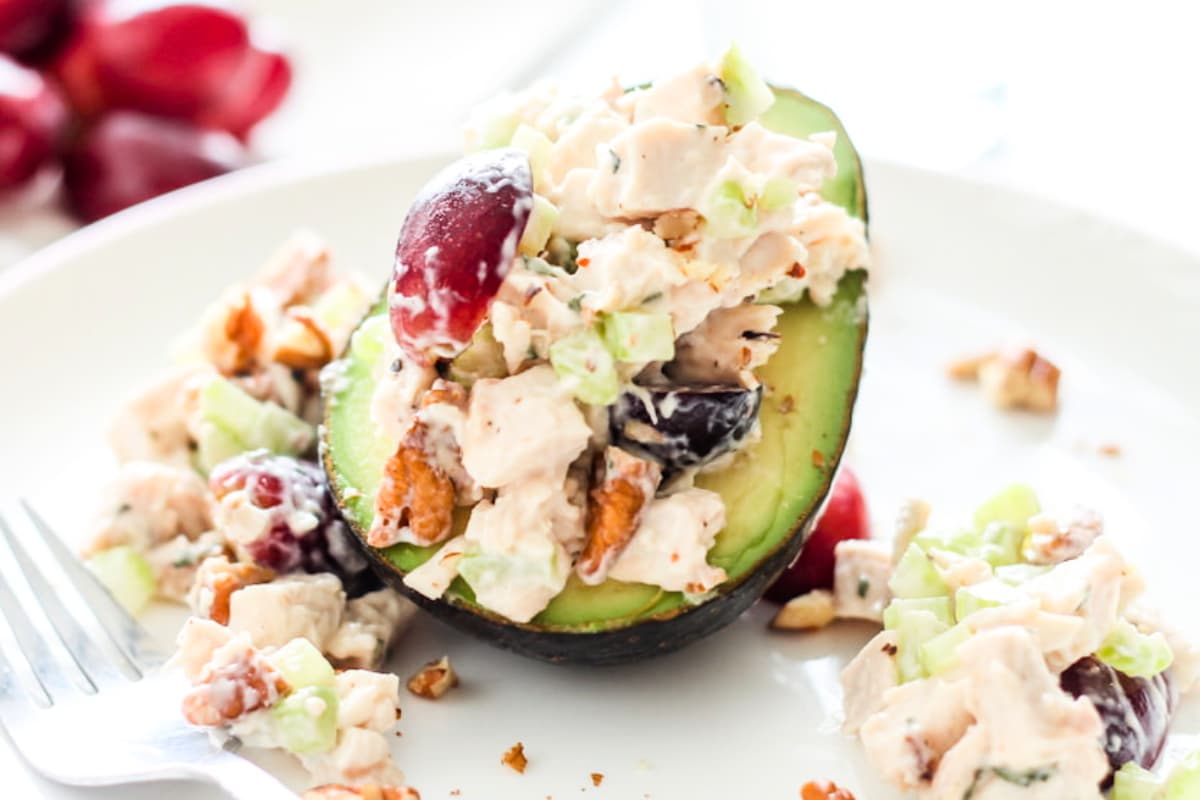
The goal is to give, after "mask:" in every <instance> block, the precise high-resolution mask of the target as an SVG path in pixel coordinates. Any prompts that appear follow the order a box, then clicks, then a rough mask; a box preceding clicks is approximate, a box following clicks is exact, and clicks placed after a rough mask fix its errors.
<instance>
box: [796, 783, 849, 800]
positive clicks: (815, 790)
mask: <svg viewBox="0 0 1200 800" xmlns="http://www.w3.org/2000/svg"><path fill="white" fill-rule="evenodd" d="M800 800H854V795H853V794H851V793H850V790H849V789H841V788H838V785H837V784H836V783H834V782H832V781H809V782H808V783H806V784H804V785H803V786H802V787H800Z"/></svg>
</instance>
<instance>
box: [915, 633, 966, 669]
mask: <svg viewBox="0 0 1200 800" xmlns="http://www.w3.org/2000/svg"><path fill="white" fill-rule="evenodd" d="M971 634H972V631H971V628H970V626H967V625H963V624H961V623H960V624H958V625H955V626H954V627H953V628H950V629H949V630H947V631H944V632H942V633H939V634H938V635H937V636H934V637H933V638H932V639H930V640H929V641H927V642H925V643H924V644H922V645H921V667H922V669H924V670H925V673H926V674H927V675H938V674H940V673H942V672H945V671H946V670H948V669H950V668H951V667H953V666H955V665H957V664H958V647H959V645H961V644H962V643H963V642H965V641H966V640H967V639H970V638H971Z"/></svg>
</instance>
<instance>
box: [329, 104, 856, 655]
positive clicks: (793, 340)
mask: <svg viewBox="0 0 1200 800" xmlns="http://www.w3.org/2000/svg"><path fill="white" fill-rule="evenodd" d="M761 122H762V124H763V125H765V126H766V127H768V128H771V129H773V130H775V131H778V132H780V133H786V134H789V135H792V136H796V137H799V138H804V137H807V136H808V135H809V134H811V133H816V132H820V131H829V130H834V131H836V132H837V134H838V140H837V145H836V148H835V150H834V154H835V157H836V159H837V163H838V174H837V176H836V177H835V178H834V179H832V180H831V181H830V182H829V183H828V184H827V185H826V186H825V187H824V189H823V194H824V196H825V197H826V198H827V199H828V200H830V201H831V202H834V203H837V204H838V205H841V206H842V207H844V208H845V209H847V211H849V212H850V213H851V214H853V215H855V216H857V217H859V218H861V219H863V220H864V221H866V218H867V198H866V190H865V187H864V185H863V170H862V164H861V162H860V160H859V157H858V153H857V152H856V151H855V149H854V146H853V145H852V144H851V142H850V139H849V138H848V137H847V135H846V132H845V130H844V129H843V127H842V124H841V122H840V121H839V120H838V118H837V116H836V115H835V114H834V113H833V112H832V111H831V110H830V109H829V108H827V107H826V106H824V105H822V104H820V103H818V102H816V101H814V100H812V99H811V98H809V97H807V96H805V95H803V94H801V93H800V92H797V91H794V90H791V89H776V101H775V103H774V105H772V106H771V108H770V109H769V110H768V111H767V112H766V113H765V114H764V115H763V116H762V118H761ZM864 282H865V276H864V275H863V274H862V273H861V272H852V273H849V274H847V275H846V276H845V277H844V278H843V280H842V282H841V285H840V286H839V289H838V293H837V296H836V298H835V299H834V301H833V303H832V304H830V305H829V306H828V307H826V308H819V307H817V306H816V305H814V304H813V303H812V302H810V301H809V300H808V299H807V298H806V299H804V300H801V301H799V302H797V303H793V304H790V305H788V306H785V308H784V312H783V314H782V315H780V317H779V321H778V325H777V327H776V330H777V331H778V332H779V333H780V334H781V337H782V338H781V341H780V347H779V350H778V351H777V352H776V353H775V355H774V356H773V357H772V358H771V360H770V361H769V362H768V363H767V364H766V365H765V366H764V367H762V368H760V369H759V371H758V375H759V378H760V380H761V381H762V383H763V384H764V387H765V390H766V391H765V394H764V398H763V402H762V408H761V411H760V424H761V426H762V436H761V437H760V438H759V439H758V440H757V441H755V442H753V443H751V444H749V445H748V446H746V447H745V448H744V449H743V450H742V451H740V452H739V454H738V456H737V457H736V458H735V459H734V461H733V462H732V463H731V464H730V465H729V466H728V467H725V468H724V469H721V470H719V471H715V472H711V473H708V474H704V475H701V476H699V477H698V479H697V481H696V484H697V486H699V487H701V488H704V489H709V490H712V491H714V492H717V493H719V494H720V495H721V497H722V499H723V500H724V501H725V507H726V525H725V528H724V529H723V530H722V531H721V532H720V533H719V534H718V535H717V538H716V543H715V544H714V546H713V548H712V549H711V550H710V551H709V553H708V561H709V563H711V564H713V565H715V566H719V567H722V568H723V569H724V570H725V571H726V573H727V574H728V575H729V578H728V580H726V582H725V583H723V584H721V585H720V586H719V587H717V589H716V590H714V591H713V592H712V593H710V594H709V595H707V596H706V597H705V598H703V599H702V600H701V601H699V602H695V601H694V599H693V600H689V599H687V598H685V597H684V595H683V594H682V593H680V592H670V591H666V590H664V589H661V588H659V587H657V586H649V585H645V584H635V583H624V582H620V581H614V580H611V579H610V580H608V581H606V582H605V583H603V584H600V585H599V586H588V585H586V584H584V583H582V582H581V581H579V580H578V578H577V577H576V576H575V575H574V574H572V575H571V578H570V579H569V580H568V582H567V585H566V588H565V589H564V590H563V591H562V593H561V594H559V595H558V596H557V597H555V598H554V599H553V600H552V601H551V602H550V605H549V606H548V607H547V608H546V609H545V610H544V611H542V613H541V614H539V615H538V616H537V617H535V618H534V619H533V620H532V621H530V622H528V623H516V622H512V621H511V620H508V619H506V618H504V617H502V616H500V615H498V614H496V613H494V612H492V611H489V610H487V609H485V608H482V607H481V606H479V605H477V604H476V603H475V602H474V599H475V598H474V595H473V593H472V591H471V587H470V586H469V585H467V583H466V582H465V581H464V580H463V579H462V578H461V577H460V578H458V579H456V580H455V582H454V583H453V584H452V585H451V587H450V589H449V591H447V592H446V594H445V596H444V597H443V598H442V599H441V600H429V599H428V598H426V597H424V596H423V595H421V594H419V593H417V592H414V591H412V590H411V589H409V588H408V587H407V586H405V585H404V581H403V578H404V576H405V574H406V573H407V572H408V571H409V570H412V569H414V568H416V567H417V566H419V565H420V564H422V563H424V562H425V560H427V559H428V558H430V557H431V556H432V555H433V553H434V552H436V550H437V549H438V547H439V546H438V545H434V546H430V547H417V546H415V545H409V544H398V545H394V546H392V547H388V548H384V549H376V548H372V547H369V546H368V545H367V544H366V532H367V531H368V530H369V529H370V527H371V521H372V518H373V516H374V497H375V493H376V490H377V488H378V486H379V482H380V478H381V476H382V475H383V471H384V465H385V463H386V461H387V459H388V458H389V457H390V456H391V455H392V451H393V449H394V444H393V443H390V442H387V441H383V440H382V439H381V437H379V436H378V435H377V432H376V430H375V425H374V423H373V422H372V421H371V417H370V405H371V397H372V395H373V393H374V391H375V386H376V377H375V374H374V369H373V364H371V363H369V360H367V359H364V358H355V356H354V354H353V352H352V351H347V354H346V355H345V356H344V357H343V359H342V363H341V364H340V367H339V371H338V373H337V374H338V379H337V380H335V381H332V382H330V385H329V386H328V387H327V389H326V393H325V397H324V401H325V424H324V430H323V440H322V445H323V447H322V460H323V462H324V466H325V471H326V474H327V475H328V478H329V484H330V487H331V489H332V491H333V495H334V498H335V499H336V501H337V503H338V505H339V507H340V508H341V510H342V513H343V515H344V516H345V518H346V521H347V523H348V524H349V525H350V527H351V528H352V529H353V530H354V532H355V534H356V535H357V536H358V538H359V540H360V541H361V543H362V546H363V548H364V549H365V551H366V552H367V554H368V555H369V557H370V558H371V560H372V562H373V563H374V565H375V567H376V571H377V572H378V573H379V575H380V576H381V577H382V578H383V580H384V581H386V582H387V583H388V584H389V585H391V586H393V587H395V588H396V589H397V590H399V591H401V592H403V593H404V594H406V595H407V596H408V597H410V598H411V599H412V600H413V601H414V602H416V603H417V604H418V605H420V606H422V607H424V608H425V609H426V610H427V611H429V612H430V613H431V614H432V615H433V616H435V617H437V618H438V619H441V620H443V621H444V622H446V623H449V624H450V625H452V626H454V627H456V628H459V629H460V630H463V631H466V632H468V633H471V634H473V635H475V636H478V637H479V638H481V639H483V640H485V641H487V642H489V643H491V644H493V645H496V646H497V647H501V648H504V649H506V650H512V651H514V652H517V653H520V654H522V655H526V656H530V657H533V658H537V659H541V660H544V661H551V662H564V663H578V664H618V663H624V662H631V661H637V660H641V659H644V658H648V657H650V656H654V655H660V654H663V653H668V652H671V651H674V650H678V649H680V648H681V647H684V646H686V645H688V644H690V643H692V642H694V641H696V640H698V639H701V638H703V637H705V636H707V635H709V634H711V633H713V632H715V631H717V630H719V629H720V628H722V627H724V626H726V625H728V624H729V623H731V622H733V621H734V620H735V619H736V618H737V617H738V616H740V615H741V614H742V612H744V611H745V610H746V609H748V608H749V607H750V606H751V605H753V604H754V602H755V601H756V600H758V598H759V597H760V596H761V595H762V594H763V592H765V591H766V589H767V587H768V586H770V585H771V584H772V583H773V582H774V581H775V579H776V578H777V577H778V576H779V574H780V573H781V572H782V571H783V570H784V569H785V568H786V567H787V566H788V565H789V564H791V563H792V561H794V560H795V558H796V556H797V555H798V554H799V552H800V548H801V547H802V546H803V544H804V541H805V539H806V538H807V536H808V533H809V531H810V530H811V529H812V526H813V524H814V523H815V521H816V518H817V515H818V512H819V510H820V508H821V505H822V503H823V502H824V499H825V496H826V494H827V493H828V491H829V487H830V485H831V483H832V481H833V475H834V471H835V470H836V468H837V465H838V463H839V461H840V459H841V456H842V451H843V449H844V447H845V444H846V438H847V435H848V434H849V431H850V420H851V416H852V413H853V410H854V401H855V397H856V396H857V393H858V383H859V377H860V374H861V371H862V353H863V347H864V344H865V342H866V336H867V310H866V290H865V286H864ZM383 313H386V309H385V307H384V304H383V303H380V304H379V305H377V306H376V307H375V308H374V309H372V310H371V311H370V312H368V315H367V318H368V319H369V318H371V317H373V316H375V315H378V314H383ZM460 511H462V512H464V513H461V514H459V515H458V518H456V529H457V530H456V533H457V532H458V531H459V530H461V529H462V527H463V526H465V523H466V517H467V514H466V513H465V511H466V509H460Z"/></svg>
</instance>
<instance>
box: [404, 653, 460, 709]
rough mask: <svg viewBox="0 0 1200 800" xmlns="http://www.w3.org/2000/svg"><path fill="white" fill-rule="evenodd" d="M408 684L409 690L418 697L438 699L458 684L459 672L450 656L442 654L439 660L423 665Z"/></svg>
mask: <svg viewBox="0 0 1200 800" xmlns="http://www.w3.org/2000/svg"><path fill="white" fill-rule="evenodd" d="M407 686H408V690H409V691H410V692H412V693H413V694H415V695H416V696H417V697H424V698H425V699H426V700H437V699H438V698H439V697H441V696H442V695H444V694H445V693H446V692H448V691H450V690H451V689H453V688H454V687H455V686H458V673H457V672H455V671H454V667H452V666H451V665H450V656H442V657H441V658H440V659H438V660H437V661H430V662H429V663H428V664H426V665H425V666H423V667H421V669H419V670H418V671H417V672H416V674H414V675H413V676H412V677H411V678H409V679H408V684H407Z"/></svg>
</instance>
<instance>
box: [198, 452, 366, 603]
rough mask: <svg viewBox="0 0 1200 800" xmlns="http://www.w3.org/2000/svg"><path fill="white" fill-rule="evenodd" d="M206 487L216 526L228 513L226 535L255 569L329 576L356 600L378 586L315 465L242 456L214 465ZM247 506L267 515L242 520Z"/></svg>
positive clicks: (260, 455) (267, 456) (264, 456)
mask: <svg viewBox="0 0 1200 800" xmlns="http://www.w3.org/2000/svg"><path fill="white" fill-rule="evenodd" d="M209 487H210V488H211V489H212V491H213V494H214V495H215V496H216V498H217V501H218V504H219V509H220V510H219V511H218V519H220V518H221V516H222V513H221V512H222V511H225V512H228V523H229V524H227V525H226V528H227V529H228V530H227V533H228V534H229V535H230V537H231V538H233V539H234V541H235V542H236V543H237V544H238V545H239V546H240V547H241V548H243V549H244V550H245V552H246V553H247V554H248V555H249V556H250V558H252V559H253V560H254V561H255V562H256V563H258V564H261V565H262V566H264V567H270V568H271V569H273V570H275V571H276V572H278V573H280V574H288V573H293V572H308V573H316V572H331V573H333V574H335V575H337V576H338V577H339V578H341V580H342V584H343V586H344V587H345V589H346V592H347V594H349V595H351V596H357V595H360V594H363V593H364V592H368V591H371V590H373V589H376V588H378V586H379V585H380V584H379V580H378V578H376V577H375V574H374V573H373V572H371V569H370V564H369V563H368V561H367V558H366V556H365V555H363V553H362V551H361V550H360V549H359V546H358V544H357V543H356V540H355V538H354V536H353V535H352V534H351V533H350V529H349V528H348V527H347V526H346V523H345V522H344V521H343V520H342V517H341V515H340V514H339V513H338V510H337V506H336V505H335V504H334V502H333V496H332V495H331V494H330V493H329V489H328V488H327V487H326V484H325V473H324V472H323V471H322V470H321V468H320V467H319V466H317V465H316V464H312V463H310V462H307V461H301V460H299V459H296V458H292V457H290V456H277V455H271V454H270V453H267V452H266V451H256V452H252V453H245V454H243V455H240V456H237V457H235V458H232V459H230V460H228V461H225V462H223V463H221V464H219V465H217V467H216V468H215V469H214V470H213V471H212V473H211V474H210V475H209ZM245 504H248V505H250V506H253V507H254V508H257V509H261V510H262V511H267V512H269V513H267V514H263V515H245V514H238V513H237V512H236V509H237V508H238V507H239V506H241V505H245ZM248 525H253V526H254V527H253V529H252V530H251V529H247V526H248Z"/></svg>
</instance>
